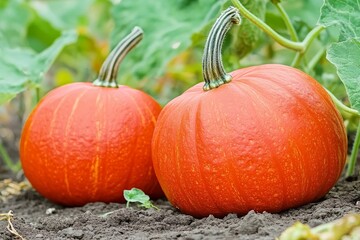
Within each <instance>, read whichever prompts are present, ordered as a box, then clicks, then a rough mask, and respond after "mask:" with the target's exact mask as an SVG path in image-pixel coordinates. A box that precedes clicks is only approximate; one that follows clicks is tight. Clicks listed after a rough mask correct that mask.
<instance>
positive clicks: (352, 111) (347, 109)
mask: <svg viewBox="0 0 360 240" xmlns="http://www.w3.org/2000/svg"><path fill="white" fill-rule="evenodd" d="M325 90H326V91H327V93H328V94H329V95H330V97H331V99H332V100H333V102H334V103H335V105H336V107H337V108H338V109H339V110H340V111H343V112H346V113H349V114H350V115H352V116H356V117H358V118H360V113H359V112H358V111H357V110H355V109H352V108H350V107H348V106H346V105H345V104H343V103H342V102H341V101H340V100H339V99H337V97H335V96H334V94H332V92H330V91H329V90H327V89H326V88H325Z"/></svg>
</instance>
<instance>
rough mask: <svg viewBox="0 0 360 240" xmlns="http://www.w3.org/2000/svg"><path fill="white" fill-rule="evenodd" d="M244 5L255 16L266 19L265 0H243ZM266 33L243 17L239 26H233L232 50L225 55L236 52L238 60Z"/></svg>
mask: <svg viewBox="0 0 360 240" xmlns="http://www.w3.org/2000/svg"><path fill="white" fill-rule="evenodd" d="M242 2H243V5H244V6H245V7H246V9H248V10H249V11H250V12H251V13H253V14H254V15H255V16H257V17H258V18H260V19H261V20H264V18H265V12H266V3H267V1H264V0H247V1H242ZM262 34H264V33H263V32H262V31H261V29H260V28H258V27H257V26H256V25H255V24H253V23H252V22H251V21H250V20H249V19H247V18H242V23H241V25H240V26H239V27H234V28H233V36H232V43H231V47H230V49H229V50H230V52H229V53H228V54H224V55H229V56H230V55H232V54H231V53H233V54H236V58H237V61H238V60H239V59H241V58H243V57H245V56H246V55H247V54H248V53H250V52H251V51H252V50H253V49H254V48H255V46H256V44H257V42H258V41H259V39H260V37H261V36H262Z"/></svg>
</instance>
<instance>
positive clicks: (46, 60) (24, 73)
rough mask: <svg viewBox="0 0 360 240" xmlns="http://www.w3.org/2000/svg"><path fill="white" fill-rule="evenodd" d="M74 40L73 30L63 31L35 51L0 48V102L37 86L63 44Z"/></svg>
mask: <svg viewBox="0 0 360 240" xmlns="http://www.w3.org/2000/svg"><path fill="white" fill-rule="evenodd" d="M75 40H76V33H75V32H64V33H63V34H62V36H61V37H60V38H59V39H57V40H56V41H55V42H54V43H53V44H52V45H51V46H50V47H49V48H47V49H46V50H44V51H43V52H41V53H35V52H33V51H31V50H29V49H25V48H5V49H1V48H0V56H1V58H0V72H2V73H6V74H3V75H0V104H3V103H5V102H6V101H8V100H10V99H11V98H13V97H15V96H16V95H17V94H18V93H20V92H22V91H24V90H26V89H27V88H29V87H30V88H31V87H34V86H38V85H39V84H40V81H41V80H42V78H43V75H44V73H45V72H47V70H48V69H49V68H50V66H51V64H52V63H53V62H54V60H55V58H56V57H57V56H58V54H59V53H60V51H61V50H62V49H63V47H64V46H66V45H68V44H70V43H73V42H74V41H75Z"/></svg>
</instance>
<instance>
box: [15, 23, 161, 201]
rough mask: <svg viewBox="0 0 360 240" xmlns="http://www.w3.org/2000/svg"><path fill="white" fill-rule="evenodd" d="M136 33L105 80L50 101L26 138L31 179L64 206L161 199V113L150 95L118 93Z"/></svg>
mask: <svg viewBox="0 0 360 240" xmlns="http://www.w3.org/2000/svg"><path fill="white" fill-rule="evenodd" d="M142 35H143V34H142V30H141V29H140V28H135V29H134V31H133V32H132V33H131V34H129V35H128V36H127V37H126V38H124V39H123V41H121V42H120V43H119V45H118V46H117V47H116V48H115V49H114V50H113V51H112V53H111V54H110V55H109V57H108V58H107V59H106V61H105V63H104V64H103V66H102V69H101V71H100V75H99V78H98V79H97V80H96V81H95V82H94V84H92V83H73V84H68V85H65V86H63V87H59V88H57V89H54V90H53V91H51V92H50V93H49V94H48V95H46V96H45V97H44V98H43V99H42V100H41V101H40V102H39V104H38V105H37V106H36V108H35V109H34V110H33V112H32V113H31V114H30V116H29V118H28V119H27V121H26V123H25V126H24V128H23V131H22V136H21V143H20V158H21V163H22V166H23V169H24V173H25V176H26V177H27V178H28V180H29V181H30V183H31V184H32V186H33V187H34V188H35V189H36V190H37V191H38V192H39V193H40V194H42V195H43V196H45V197H46V198H48V199H50V200H52V201H54V202H57V203H60V204H64V205H71V206H76V205H83V204H85V203H88V202H95V201H103V202H113V201H117V202H118V201H120V202H122V201H124V198H123V190H125V189H130V188H132V187H137V188H140V189H142V190H143V191H144V192H145V193H147V194H149V195H151V196H152V197H159V196H161V195H162V191H161V188H160V186H159V184H158V182H157V180H156V177H155V173H154V170H153V167H152V161H151V138H152V135H153V130H154V126H155V122H156V118H157V116H158V114H159V112H160V110H161V108H160V106H159V104H158V103H157V102H155V100H153V99H152V98H151V97H150V96H148V95H147V94H145V93H144V92H141V91H139V90H135V89H132V88H130V87H127V86H121V85H120V86H118V85H117V83H116V75H117V69H118V65H119V62H120V61H121V60H122V59H123V57H124V56H125V55H126V53H127V52H128V51H130V50H131V49H132V48H133V47H134V46H135V45H136V44H137V43H138V42H139V41H140V40H141V38H142Z"/></svg>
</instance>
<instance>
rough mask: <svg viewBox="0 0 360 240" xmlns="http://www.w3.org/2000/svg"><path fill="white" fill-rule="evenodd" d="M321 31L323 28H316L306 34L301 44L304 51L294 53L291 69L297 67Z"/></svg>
mask: <svg viewBox="0 0 360 240" xmlns="http://www.w3.org/2000/svg"><path fill="white" fill-rule="evenodd" d="M322 30H324V27H323V26H316V27H315V28H314V29H312V30H311V31H310V32H309V33H308V35H306V37H305V39H304V41H303V42H302V44H304V50H303V51H302V52H297V53H296V55H295V57H294V60H293V61H292V63H291V66H292V67H297V66H298V65H299V64H300V61H301V59H302V58H303V57H304V53H305V52H306V50H307V49H308V48H309V47H310V44H311V43H312V42H313V41H314V40H315V38H316V37H317V36H318V35H319V34H320V32H321V31H322Z"/></svg>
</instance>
